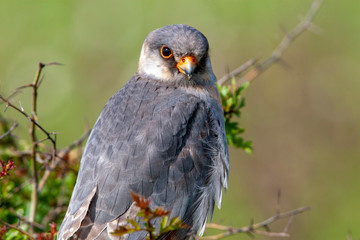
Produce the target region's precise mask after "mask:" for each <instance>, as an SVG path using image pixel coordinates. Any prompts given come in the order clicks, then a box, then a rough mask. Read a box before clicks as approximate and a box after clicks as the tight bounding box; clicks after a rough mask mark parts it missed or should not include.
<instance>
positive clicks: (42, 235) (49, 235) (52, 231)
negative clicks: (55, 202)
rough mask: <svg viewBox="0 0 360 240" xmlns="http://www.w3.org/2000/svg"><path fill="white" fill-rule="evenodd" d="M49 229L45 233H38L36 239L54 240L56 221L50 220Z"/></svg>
mask: <svg viewBox="0 0 360 240" xmlns="http://www.w3.org/2000/svg"><path fill="white" fill-rule="evenodd" d="M49 225H50V227H51V229H50V231H48V232H47V233H39V236H38V239H37V240H54V239H55V238H54V237H55V233H56V223H55V222H52V223H50V224H49Z"/></svg>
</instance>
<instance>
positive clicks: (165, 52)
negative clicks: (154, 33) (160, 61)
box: [160, 45, 173, 58]
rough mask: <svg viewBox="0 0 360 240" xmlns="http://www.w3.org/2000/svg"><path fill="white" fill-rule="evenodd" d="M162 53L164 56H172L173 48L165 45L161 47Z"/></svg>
mask: <svg viewBox="0 0 360 240" xmlns="http://www.w3.org/2000/svg"><path fill="white" fill-rule="evenodd" d="M160 53H161V56H162V57H163V58H171V57H172V55H173V54H172V51H171V49H170V48H169V47H168V46H165V45H164V46H162V47H161V51H160Z"/></svg>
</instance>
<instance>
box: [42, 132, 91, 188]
mask: <svg viewBox="0 0 360 240" xmlns="http://www.w3.org/2000/svg"><path fill="white" fill-rule="evenodd" d="M90 132H91V129H88V130H87V131H86V132H85V133H84V134H83V135H82V136H81V137H80V138H79V139H77V140H76V141H75V142H73V143H72V144H70V145H69V146H68V147H66V148H64V149H62V150H60V151H59V153H58V154H57V155H56V159H55V160H54V161H53V162H52V164H51V166H49V167H47V168H46V170H45V173H44V175H43V176H42V178H41V180H40V182H39V191H40V190H41V189H42V188H43V187H44V186H45V183H46V181H47V179H48V178H49V176H50V173H51V172H52V171H53V170H54V169H55V167H56V166H57V165H58V164H59V162H60V160H61V159H63V158H64V156H65V155H67V154H68V153H69V152H70V151H71V150H73V149H74V148H76V147H78V146H80V145H81V144H83V142H84V141H85V140H86V139H87V137H88V136H89V135H90Z"/></svg>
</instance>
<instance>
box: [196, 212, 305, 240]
mask: <svg viewBox="0 0 360 240" xmlns="http://www.w3.org/2000/svg"><path fill="white" fill-rule="evenodd" d="M309 209H310V208H309V207H301V208H297V209H294V210H291V211H288V212H283V213H276V214H275V215H274V216H272V217H270V218H268V219H266V220H264V221H262V222H259V223H252V224H250V225H249V226H246V227H242V228H235V227H231V226H224V225H220V224H216V223H208V224H207V225H206V228H207V229H209V228H210V229H218V230H223V231H225V232H223V233H219V234H216V235H212V236H205V237H202V238H199V239H201V240H214V239H222V238H224V237H227V236H231V235H234V234H238V233H249V234H258V235H263V236H267V237H289V236H290V235H289V233H288V230H289V227H290V225H291V223H292V219H293V217H294V216H295V215H298V214H300V213H303V212H305V211H307V210H309ZM283 218H289V221H288V223H287V224H286V226H285V228H284V230H283V231H281V232H271V231H268V230H269V225H270V224H271V223H273V222H275V221H277V220H279V219H283ZM261 228H264V229H265V231H264V230H260V229H261Z"/></svg>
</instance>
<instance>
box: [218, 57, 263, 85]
mask: <svg viewBox="0 0 360 240" xmlns="http://www.w3.org/2000/svg"><path fill="white" fill-rule="evenodd" d="M257 61H258V60H257V59H250V60H248V61H247V62H245V63H244V64H243V65H241V66H240V67H238V68H236V69H235V70H233V71H232V72H230V73H228V74H226V75H224V76H223V77H222V78H220V79H219V80H218V81H217V83H218V84H220V85H223V84H225V83H226V82H227V81H229V80H230V79H232V78H234V77H236V76H238V75H240V74H241V73H243V72H245V71H246V70H248V69H249V68H250V67H251V66H254V65H255V64H256V63H257Z"/></svg>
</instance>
